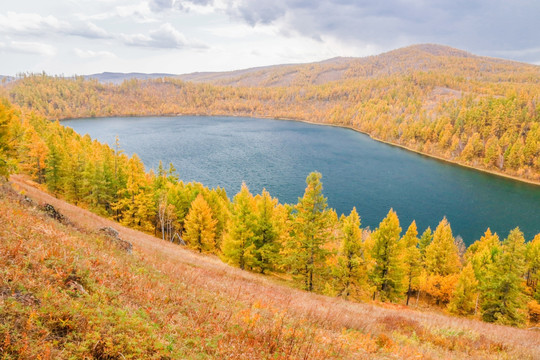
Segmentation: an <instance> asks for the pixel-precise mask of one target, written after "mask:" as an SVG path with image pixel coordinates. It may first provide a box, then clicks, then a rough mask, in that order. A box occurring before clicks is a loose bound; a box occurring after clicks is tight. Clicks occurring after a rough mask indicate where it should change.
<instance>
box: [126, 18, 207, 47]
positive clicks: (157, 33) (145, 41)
mask: <svg viewBox="0 0 540 360" xmlns="http://www.w3.org/2000/svg"><path fill="white" fill-rule="evenodd" d="M121 38H122V40H123V41H124V43H125V44H126V45H130V46H139V47H151V48H160V49H182V48H186V47H190V48H205V46H204V45H202V44H199V43H195V42H190V41H188V40H187V39H186V37H185V36H184V34H182V33H181V32H179V31H178V30H176V29H175V28H174V27H173V26H172V25H171V24H169V23H165V24H163V25H161V26H160V27H159V28H158V29H156V30H152V31H150V32H149V34H148V35H145V34H131V35H127V34H122V35H121Z"/></svg>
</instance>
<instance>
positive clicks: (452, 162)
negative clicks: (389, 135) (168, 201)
mask: <svg viewBox="0 0 540 360" xmlns="http://www.w3.org/2000/svg"><path fill="white" fill-rule="evenodd" d="M177 116H229V117H247V118H261V119H269V120H282V121H297V122H302V123H306V124H311V125H320V126H331V127H338V128H343V129H349V130H352V131H355V132H357V133H360V134H364V135H367V136H369V137H370V138H371V139H372V140H375V141H377V142H380V143H383V144H387V145H390V146H394V147H398V148H401V149H404V150H407V151H410V152H413V153H416V154H419V155H422V156H426V157H428V158H432V159H436V160H439V161H443V162H445V163H449V164H453V165H457V166H461V167H464V168H468V169H472V170H476V171H480V172H483V173H486V174H491V175H494V176H499V177H502V178H506V179H509V180H513V181H517V182H521V183H526V184H529V185H535V186H540V181H537V180H531V179H524V178H520V177H518V176H515V175H510V174H505V173H502V172H498V171H494V170H489V169H483V168H479V167H475V166H472V165H467V164H463V163H460V162H458V161H455V160H450V159H446V158H443V157H441V156H438V155H433V154H428V153H425V152H422V151H419V150H415V149H412V148H410V147H407V146H405V145H401V144H396V143H392V142H389V141H386V140H382V139H378V138H376V137H374V136H372V135H371V134H369V133H367V132H364V131H361V130H358V129H356V128H354V127H352V126H350V125H339V124H328V123H321V122H315V121H310V120H304V119H293V118H286V117H275V116H264V115H257V116H239V115H228V114H215V115H209V114H163V115H148V114H144V115H125V116H94V117H87V118H64V119H58V121H59V122H62V121H64V120H77V119H99V118H122V117H126V118H130V117H133V118H139V117H157V118H160V117H177Z"/></svg>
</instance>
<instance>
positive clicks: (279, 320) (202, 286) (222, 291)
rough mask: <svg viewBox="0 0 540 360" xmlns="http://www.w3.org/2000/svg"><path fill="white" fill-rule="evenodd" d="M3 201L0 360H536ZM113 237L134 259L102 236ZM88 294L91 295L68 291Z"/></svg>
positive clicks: (532, 344) (495, 330)
mask: <svg viewBox="0 0 540 360" xmlns="http://www.w3.org/2000/svg"><path fill="white" fill-rule="evenodd" d="M12 182H13V184H14V186H15V187H16V188H18V189H19V190H23V191H24V193H26V194H27V195H28V196H30V197H31V198H32V199H34V200H35V201H36V202H38V203H43V202H47V203H51V204H53V205H54V206H55V207H56V208H57V209H59V210H60V212H61V213H63V214H64V215H65V216H66V217H67V218H69V219H70V221H71V222H72V223H73V224H74V225H73V226H69V225H68V226H66V225H63V224H60V223H58V222H57V221H55V220H52V219H50V218H47V217H46V216H45V215H44V214H43V213H41V212H40V211H38V210H37V209H36V208H35V206H33V205H28V204H26V205H25V202H24V201H21V197H20V196H18V195H17V194H15V193H12V192H11V191H9V190H6V188H5V187H4V189H3V190H2V192H0V239H1V241H0V264H2V266H0V358H2V359H11V358H13V359H15V358H23V359H24V358H28V359H34V358H38V356H40V357H41V358H51V359H62V358H70V357H71V358H72V357H76V358H83V357H87V358H101V359H124V358H126V359H127V358H158V359H159V358H161V359H167V358H193V359H204V358H219V359H226V358H231V359H265V358H275V359H285V358H302V359H331V358H339V359H353V358H354V359H362V358H365V359H372V358H433V359H438V358H469V357H472V358H486V359H493V358H516V359H517V358H519V359H527V358H531V359H532V358H535V357H536V358H538V354H540V334H539V333H535V332H531V331H527V330H522V329H515V328H509V327H503V326H496V325H491V324H486V323H482V322H479V321H473V320H467V319H460V318H454V317H448V316H445V315H441V314H435V313H427V312H417V311H413V310H409V309H406V308H404V307H389V306H386V307H379V306H375V305H370V304H354V303H349V302H346V301H342V300H340V299H333V298H328V297H323V296H318V295H313V294H309V293H306V292H302V291H299V290H295V289H291V288H288V287H285V286H281V285H279V284H278V283H276V282H274V281H272V280H271V279H269V278H266V277H262V276H258V275H256V274H251V273H247V272H243V271H241V270H239V269H235V268H231V267H229V266H227V265H225V264H223V263H221V262H220V261H219V260H218V259H216V258H214V257H209V256H204V255H198V254H195V253H192V252H190V251H188V250H185V249H183V248H181V247H179V246H177V245H173V244H170V243H167V242H163V241H161V240H159V239H156V238H153V237H151V236H149V235H146V234H143V233H139V232H137V231H134V230H130V229H127V228H124V227H121V226H120V225H117V224H115V223H113V222H112V221H110V220H107V219H103V218H100V217H98V216H97V215H95V214H92V213H90V212H87V211H85V210H83V209H80V208H77V207H75V206H73V205H70V204H67V203H65V202H63V201H61V200H58V199H55V198H53V197H51V196H49V195H47V194H45V193H43V192H41V191H40V190H38V189H35V188H33V187H32V186H30V185H28V183H27V182H25V180H24V179H23V178H21V177H13V178H12ZM111 225H112V226H114V227H115V228H116V229H118V230H119V231H120V235H121V237H122V238H123V239H125V240H128V241H130V242H132V243H133V245H134V251H133V254H132V255H129V254H127V253H124V252H122V251H121V250H119V249H117V248H115V247H114V246H112V245H111V244H110V243H109V242H108V241H106V240H105V239H104V238H102V237H100V236H99V235H97V234H96V229H97V228H99V227H102V226H111ZM73 281H75V282H76V283H79V284H81V285H82V286H83V287H84V289H85V292H86V293H83V292H81V291H80V289H79V290H77V288H76V287H73V286H72V285H70V284H73Z"/></svg>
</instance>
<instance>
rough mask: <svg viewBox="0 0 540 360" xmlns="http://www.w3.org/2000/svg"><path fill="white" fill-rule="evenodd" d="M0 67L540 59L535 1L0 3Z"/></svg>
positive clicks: (87, 69) (123, 68)
mask: <svg viewBox="0 0 540 360" xmlns="http://www.w3.org/2000/svg"><path fill="white" fill-rule="evenodd" d="M0 2H1V3H2V12H0V74H2V75H11V76H13V75H16V74H20V73H27V72H33V73H35V72H42V71H44V72H46V73H47V74H51V75H65V76H71V75H84V74H93V73H99V72H104V71H112V72H144V73H172V74H183V73H190V72H196V71H225V70H236V69H243V68H248V67H255V66H265V65H273V64H286V63H287V64H288V63H302V62H314V61H321V60H325V59H328V58H332V57H336V56H358V57H361V56H368V55H376V54H379V53H382V52H385V51H389V50H392V49H396V48H400V47H404V46H408V45H413V44H420V43H435V44H443V45H449V46H452V47H456V48H459V49H463V50H467V51H470V52H472V53H474V54H478V55H485V56H493V57H502V58H505V59H511V60H517V61H522V62H528V63H532V64H538V65H540V37H539V36H538V34H540V20H539V18H538V17H539V15H540V0H450V1H448V0H375V1H371V0H133V1H128V0H0Z"/></svg>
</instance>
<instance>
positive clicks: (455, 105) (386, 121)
mask: <svg viewBox="0 0 540 360" xmlns="http://www.w3.org/2000/svg"><path fill="white" fill-rule="evenodd" d="M539 83H540V69H539V68H538V67H537V66H532V65H525V64H519V63H512V62H509V61H503V60H497V59H491V58H481V57H476V56H473V55H470V54H468V53H465V52H461V51H458V50H454V49H450V48H443V47H433V46H432V47H430V46H418V47H410V48H405V49H401V50H396V51H394V52H390V53H387V54H383V55H380V56H377V57H370V58H363V59H353V58H351V59H348V58H341V59H336V60H334V61H329V62H322V63H316V64H307V65H290V66H283V67H276V68H271V69H263V70H257V69H255V70H253V71H252V72H251V73H248V75H245V74H244V75H234V74H232V75H226V74H225V75H223V76H221V77H216V78H212V79H199V78H195V79H191V81H187V80H183V79H181V78H162V79H157V80H126V81H124V82H123V83H121V84H119V85H115V84H110V83H101V82H99V81H97V80H92V79H85V78H83V77H73V78H65V77H58V76H48V75H46V74H25V75H21V76H20V77H19V78H18V79H17V80H15V81H13V82H10V83H6V84H4V85H3V86H2V88H1V90H0V91H1V92H0V94H1V95H2V96H3V99H2V102H1V104H0V171H1V173H2V176H4V177H5V178H6V179H7V178H8V176H9V174H14V173H19V174H25V175H26V176H28V177H29V178H30V179H31V180H32V181H33V182H34V184H35V186H37V187H38V188H41V189H44V190H46V191H47V192H48V193H49V194H51V195H54V196H55V197H59V198H61V199H65V200H67V201H69V202H70V203H72V204H75V205H77V206H79V207H81V208H84V209H88V210H90V211H92V212H93V213H95V214H98V215H101V216H103V217H106V218H109V219H113V220H114V221H117V222H118V223H120V224H121V225H124V226H127V227H129V228H132V229H136V230H140V231H143V232H145V233H147V234H152V235H154V236H156V237H157V238H160V239H161V240H162V241H167V242H169V243H174V244H176V245H177V246H186V247H188V248H190V249H192V250H193V251H194V252H197V253H203V254H210V255H211V256H216V257H218V258H219V259H221V260H222V261H223V262H226V263H228V264H230V265H232V266H234V267H237V268H240V269H242V270H245V271H250V272H254V273H260V274H265V275H268V276H270V277H271V278H275V279H277V280H278V281H281V282H284V283H285V284H287V285H289V286H293V287H296V288H300V289H303V290H306V291H308V292H315V293H319V294H323V295H328V296H332V297H340V298H343V299H346V300H350V301H353V302H370V301H376V302H379V303H381V302H382V303H398V304H404V305H406V306H413V305H414V306H418V304H419V303H420V304H424V305H425V306H427V307H430V308H433V309H437V311H443V312H445V313H450V314H454V315H458V316H463V317H470V318H476V319H481V320H483V321H485V322H490V323H497V324H503V325H511V326H518V327H523V326H526V325H531V326H532V325H534V324H536V323H537V322H538V321H539V320H540V286H538V282H539V280H540V234H538V235H536V236H535V237H534V238H532V239H526V238H524V235H523V233H522V232H521V231H520V230H519V228H515V229H514V230H512V231H510V232H509V233H508V234H497V233H492V232H491V231H490V229H489V228H488V229H485V234H484V236H482V237H481V238H480V239H476V241H475V242H474V243H472V244H471V245H470V246H468V247H466V246H465V245H464V244H463V242H462V241H460V240H459V239H456V238H455V237H454V235H453V233H452V228H451V224H450V223H449V222H448V221H447V220H446V219H445V218H443V219H441V221H440V223H439V225H438V226H437V227H436V228H434V229H431V228H427V229H418V228H417V226H416V223H415V222H414V221H413V222H412V223H411V224H403V223H400V220H399V217H398V214H396V212H394V211H393V210H392V209H389V212H388V214H387V216H386V217H385V218H384V219H381V221H380V224H379V226H378V227H377V228H376V229H372V230H370V229H365V228H363V226H362V220H361V219H362V214H358V213H357V211H356V209H352V211H351V212H350V213H349V214H337V213H336V212H335V211H334V210H333V209H331V208H329V207H328V205H327V199H326V198H325V196H324V192H323V181H324V174H320V173H317V172H314V173H311V174H309V175H308V176H307V178H306V187H305V192H304V194H303V196H302V197H301V198H299V199H298V202H297V203H295V204H283V203H280V202H279V200H278V199H276V198H274V197H272V195H271V194H269V193H268V192H267V191H263V192H262V193H261V194H252V193H251V192H250V190H249V188H248V187H247V186H246V184H243V185H242V189H241V191H240V192H239V193H237V194H235V195H234V196H232V194H227V193H226V192H225V190H223V189H221V188H215V189H209V188H207V187H205V186H204V184H200V183H185V182H184V181H182V180H181V179H180V178H179V175H178V173H181V170H180V171H179V172H177V170H176V169H175V168H174V166H173V164H168V165H164V164H161V163H160V166H159V168H158V169H157V170H156V171H149V172H147V171H146V170H145V167H144V165H143V163H142V161H141V160H140V159H139V158H138V157H137V155H133V156H131V157H129V156H127V155H126V154H124V153H123V151H122V148H121V143H120V142H119V141H117V144H116V146H113V147H110V146H108V145H106V144H102V143H100V142H98V141H96V140H93V139H91V138H90V137H89V136H80V135H79V134H77V133H75V132H74V131H73V130H71V129H69V128H66V127H64V126H62V123H61V121H57V120H61V119H66V118H77V117H102V116H107V117H110V116H126V115H133V116H137V115H170V114H201V115H217V114H220V115H222V114H226V115H241V116H253V117H256V116H259V117H271V118H288V119H297V120H306V121H312V122H317V123H324V124H332V125H340V126H347V127H351V128H353V129H356V130H359V131H362V132H365V133H367V134H369V135H370V136H372V137H373V138H375V139H378V140H382V141H385V142H389V143H392V144H396V145H400V146H403V147H405V148H408V149H411V150H414V151H418V152H421V153H424V154H427V155H430V156H436V157H439V158H442V159H445V160H449V161H452V162H456V163H459V164H462V165H468V166H472V167H474V168H478V169H481V170H487V171H491V172H495V173H498V174H502V175H507V176H513V177H516V178H519V179H521V180H526V181H530V182H536V183H538V181H540V90H539V89H540V87H539ZM156 241H157V240H156ZM2 329H3V328H2V327H0V335H1V334H2V331H3V330H2Z"/></svg>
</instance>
